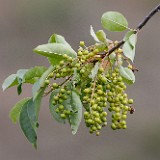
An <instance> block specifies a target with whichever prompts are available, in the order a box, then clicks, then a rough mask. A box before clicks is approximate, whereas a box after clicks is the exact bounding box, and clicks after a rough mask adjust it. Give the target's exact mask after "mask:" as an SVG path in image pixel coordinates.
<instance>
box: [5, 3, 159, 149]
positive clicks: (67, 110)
mask: <svg viewBox="0 0 160 160" xmlns="http://www.w3.org/2000/svg"><path fill="white" fill-rule="evenodd" d="M159 10H160V5H158V6H157V7H156V8H155V9H153V10H152V11H151V12H150V13H149V14H148V16H147V17H146V18H145V19H144V20H143V21H142V22H141V23H140V24H139V25H138V27H137V28H136V29H130V28H128V22H127V20H126V18H125V17H124V16H123V15H122V14H121V13H118V12H113V11H110V12H106V13H104V14H103V15H102V18H101V23H102V26H103V27H104V28H105V29H107V30H109V31H112V32H119V31H124V30H128V32H127V33H126V34H125V36H124V38H123V40H122V41H112V40H110V39H108V37H106V34H105V32H104V31H103V30H98V31H97V32H95V31H94V29H93V27H92V26H91V27H90V34H91V36H92V37H93V39H94V41H95V43H94V44H93V45H90V46H86V45H85V42H84V41H80V44H79V48H78V51H77V52H76V51H74V50H73V49H72V48H71V46H70V45H69V43H68V42H66V40H65V39H64V37H62V36H61V35H58V34H53V35H52V36H51V37H50V38H49V40H48V43H47V44H42V45H39V46H38V47H36V48H35V49H34V50H33V51H34V52H35V53H38V54H39V55H42V56H44V57H46V58H47V59H48V61H49V63H50V67H48V68H46V67H44V66H35V67H33V68H30V69H20V70H18V71H17V73H16V74H11V75H10V76H9V77H7V78H6V79H5V81H4V83H3V85H2V88H3V90H6V89H8V88H10V87H13V86H17V92H18V95H20V94H21V92H22V85H23V84H25V83H29V84H32V85H33V87H32V97H27V98H24V99H22V100H21V101H19V102H18V103H16V104H15V106H14V107H13V108H12V109H11V111H10V118H11V120H12V121H13V123H16V122H19V123H20V127H21V129H22V131H23V133H24V135H25V136H26V138H27V139H28V141H29V142H30V143H32V144H33V146H34V147H35V148H36V147H37V128H38V126H39V123H38V115H39V111H40V104H41V100H42V98H43V97H44V96H48V95H50V100H49V108H50V112H51V115H52V116H53V118H54V119H55V120H56V121H57V122H59V123H66V122H68V123H69V124H70V126H71V130H72V133H73V134H75V133H76V132H77V130H78V127H79V124H80V122H81V119H82V117H84V120H85V124H86V127H88V128H89V132H90V133H91V134H92V133H95V134H96V135H97V136H98V135H99V134H100V130H101V129H102V128H103V127H105V126H106V125H107V121H108V120H107V114H108V113H110V114H111V124H110V125H111V128H112V129H113V130H116V129H126V128H127V124H126V119H127V115H128V113H130V114H132V113H133V112H134V108H133V107H132V104H133V99H131V98H130V97H128V95H127V93H126V88H127V86H128V85H131V84H133V83H134V82H135V76H134V71H137V68H136V67H135V65H134V57H135V46H136V42H137V34H138V32H139V31H140V30H141V29H142V28H143V26H144V25H145V24H146V23H147V22H148V20H149V19H150V18H151V17H152V16H153V15H154V14H155V13H157V12H158V11H159ZM121 46H122V47H121ZM107 111H109V112H107ZM82 112H83V114H82ZM82 115H83V116H82Z"/></svg>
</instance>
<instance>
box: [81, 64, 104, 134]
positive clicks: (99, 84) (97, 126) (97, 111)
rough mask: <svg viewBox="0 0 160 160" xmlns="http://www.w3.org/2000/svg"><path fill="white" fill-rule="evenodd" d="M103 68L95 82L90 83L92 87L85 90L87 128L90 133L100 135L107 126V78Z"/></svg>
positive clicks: (100, 69) (99, 70)
mask: <svg viewBox="0 0 160 160" xmlns="http://www.w3.org/2000/svg"><path fill="white" fill-rule="evenodd" d="M103 71H104V69H103V67H100V68H99V69H98V73H97V76H96V77H95V81H94V82H91V83H90V87H88V88H86V89H84V91H83V92H84V95H85V96H84V97H83V102H84V103H87V105H88V107H87V108H86V111H85V112H84V118H85V123H86V126H87V127H89V128H90V133H94V132H96V135H99V134H100V132H99V130H101V128H102V127H104V126H106V125H107V118H106V116H107V112H106V111H105V108H106V107H107V98H106V96H107V94H106V89H105V87H104V85H105V84H106V82H107V78H106V77H105V75H103Z"/></svg>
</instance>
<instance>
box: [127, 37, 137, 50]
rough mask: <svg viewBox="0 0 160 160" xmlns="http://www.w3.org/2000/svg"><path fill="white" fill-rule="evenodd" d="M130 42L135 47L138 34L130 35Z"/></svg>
mask: <svg viewBox="0 0 160 160" xmlns="http://www.w3.org/2000/svg"><path fill="white" fill-rule="evenodd" d="M129 42H130V44H131V45H132V46H133V47H134V48H135V46H136V43H137V34H132V35H131V36H130V37H129Z"/></svg>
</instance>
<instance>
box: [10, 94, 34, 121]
mask: <svg viewBox="0 0 160 160" xmlns="http://www.w3.org/2000/svg"><path fill="white" fill-rule="evenodd" d="M30 99H31V98H30V97H28V98H24V99H22V100H21V101H19V102H17V103H16V104H15V105H14V106H13V108H12V109H11V111H10V113H9V117H10V119H11V120H12V122H13V123H17V121H18V120H19V115H20V112H21V109H22V107H23V106H24V104H25V103H27V102H28V100H30Z"/></svg>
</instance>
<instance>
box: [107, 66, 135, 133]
mask: <svg viewBox="0 0 160 160" xmlns="http://www.w3.org/2000/svg"><path fill="white" fill-rule="evenodd" d="M106 77H107V78H108V79H109V80H110V83H109V84H107V86H106V88H107V90H109V91H108V92H107V96H108V98H107V101H108V102H109V103H110V107H109V108H108V110H109V111H110V112H113V114H112V125H111V127H112V129H114V130H115V129H121V128H123V129H125V128H127V125H126V118H127V113H128V111H131V106H130V105H131V104H133V99H128V96H127V94H126V93H125V90H126V85H125V83H124V82H123V78H122V77H121V76H120V74H119V69H118V68H115V69H114V71H113V72H112V73H111V74H107V76H106Z"/></svg>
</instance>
